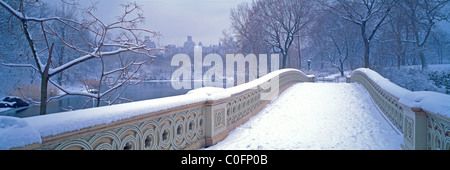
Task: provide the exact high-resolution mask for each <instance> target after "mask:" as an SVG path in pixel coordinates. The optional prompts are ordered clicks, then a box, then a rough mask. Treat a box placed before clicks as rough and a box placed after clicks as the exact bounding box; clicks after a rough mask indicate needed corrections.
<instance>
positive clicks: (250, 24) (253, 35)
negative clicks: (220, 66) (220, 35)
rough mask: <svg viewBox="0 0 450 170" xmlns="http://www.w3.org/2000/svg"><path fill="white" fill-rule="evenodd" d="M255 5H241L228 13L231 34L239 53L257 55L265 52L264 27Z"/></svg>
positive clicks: (266, 47)
mask: <svg viewBox="0 0 450 170" xmlns="http://www.w3.org/2000/svg"><path fill="white" fill-rule="evenodd" d="M258 15H260V13H259V11H258V10H257V7H256V5H255V4H254V3H253V4H251V5H250V4H248V3H242V4H240V5H238V6H237V8H236V9H232V10H231V13H230V21H231V26H232V30H233V33H234V34H235V36H236V41H237V44H238V45H239V47H240V50H241V52H244V53H253V54H256V55H258V54H259V53H264V52H266V51H267V49H268V46H267V44H266V43H265V41H264V26H263V25H262V24H261V23H262V21H261V17H259V16H258Z"/></svg>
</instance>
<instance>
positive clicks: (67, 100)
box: [0, 82, 189, 117]
mask: <svg viewBox="0 0 450 170" xmlns="http://www.w3.org/2000/svg"><path fill="white" fill-rule="evenodd" d="M119 91H120V89H119ZM188 91H189V90H186V89H180V90H175V89H173V88H172V85H171V83H170V82H142V83H140V84H138V85H135V86H128V88H127V89H126V90H125V92H124V93H123V94H122V96H121V97H123V98H127V99H131V100H133V101H140V100H147V99H156V98H162V97H168V96H176V95H182V94H186V93H187V92H188ZM117 93H118V92H117ZM88 100H89V97H84V96H67V97H63V98H61V99H59V100H56V101H52V102H50V103H48V104H47V114H52V113H58V112H64V110H63V109H62V108H68V107H69V106H71V107H73V108H75V109H79V108H81V107H83V106H84V105H85V104H86V101H88ZM119 102H122V103H126V101H123V100H122V101H118V102H116V103H119ZM102 103H103V102H102ZM92 105H93V103H92V102H91V103H89V104H88V106H87V108H89V107H92ZM102 105H105V104H102ZM0 115H5V116H14V117H31V116H37V115H39V106H30V107H28V108H20V109H11V110H8V111H5V112H2V113H0Z"/></svg>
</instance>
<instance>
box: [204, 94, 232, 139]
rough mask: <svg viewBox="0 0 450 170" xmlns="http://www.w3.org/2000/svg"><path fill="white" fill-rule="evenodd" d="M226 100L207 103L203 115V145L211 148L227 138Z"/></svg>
mask: <svg viewBox="0 0 450 170" xmlns="http://www.w3.org/2000/svg"><path fill="white" fill-rule="evenodd" d="M226 106H227V103H226V100H219V101H207V102H206V104H205V107H204V113H205V145H206V146H212V145H215V144H216V143H217V142H219V141H221V140H223V139H224V138H225V137H226V136H228V130H227V126H226V120H227V117H226V116H227V115H226V113H227V107H226Z"/></svg>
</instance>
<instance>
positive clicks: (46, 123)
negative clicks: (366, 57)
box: [9, 69, 450, 150]
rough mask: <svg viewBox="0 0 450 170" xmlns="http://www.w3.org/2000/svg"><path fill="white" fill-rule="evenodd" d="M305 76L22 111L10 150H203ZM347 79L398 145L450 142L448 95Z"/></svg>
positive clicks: (362, 77) (357, 76)
mask: <svg viewBox="0 0 450 170" xmlns="http://www.w3.org/2000/svg"><path fill="white" fill-rule="evenodd" d="M308 82H309V83H313V82H315V78H314V76H308V75H305V74H304V73H303V72H301V71H298V70H295V69H283V70H278V71H275V72H272V73H269V74H267V75H265V76H263V77H261V78H259V79H256V80H254V81H251V82H249V83H245V84H242V85H239V86H235V87H232V88H227V89H222V88H211V87H206V88H200V89H196V90H192V91H190V92H189V93H188V94H185V95H180V96H174V97H166V98H160V99H152V100H146V101H138V102H132V103H126V104H118V105H113V106H106V107H99V108H91V109H85V110H78V111H73V112H71V113H57V114H50V115H44V116H36V117H29V118H23V119H20V120H17V121H21V122H22V124H25V125H24V128H28V130H27V131H26V132H23V133H30V134H24V135H20V134H18V135H16V136H19V137H20V136H25V135H27V136H28V137H27V139H26V140H25V141H27V140H28V143H27V142H25V143H20V144H17V145H19V146H13V147H11V148H9V149H45V150H47V149H50V150H64V149H77V150H78V149H87V150H92V149H115V150H133V149H141V150H147V149H161V150H166V149H200V148H204V147H208V146H213V145H215V144H217V143H218V142H220V141H222V140H224V139H225V138H226V137H227V136H228V135H229V134H230V132H231V131H232V130H233V129H235V128H236V127H238V126H240V125H242V124H244V123H246V122H247V121H248V120H249V119H250V118H251V117H253V116H254V115H256V114H258V113H259V112H260V111H261V110H263V109H264V108H265V107H266V105H268V104H269V103H270V102H271V100H263V99H267V98H269V99H272V98H275V97H276V96H277V95H278V94H280V93H282V92H283V91H285V90H286V89H289V88H291V87H292V86H293V85H295V84H298V83H300V84H301V83H308ZM347 83H358V84H360V85H361V86H362V87H363V88H364V89H365V91H367V92H368V93H367V94H368V95H370V98H371V99H372V101H373V102H374V103H376V107H377V108H379V111H380V112H381V113H382V114H384V117H385V118H386V121H388V122H389V124H390V125H392V126H393V127H392V128H395V129H397V131H399V132H398V133H399V134H400V135H401V136H402V138H403V141H402V144H401V148H403V149H412V150H414V149H445V150H449V149H450V118H449V117H448V116H449V109H448V108H449V105H450V104H449V103H446V102H447V101H450V100H449V99H450V96H448V95H445V94H439V93H434V92H412V91H409V90H406V89H403V88H401V87H399V86H397V85H395V84H393V83H391V82H389V81H388V80H387V79H385V78H383V77H381V76H380V75H379V74H378V73H376V72H374V71H372V70H369V69H357V70H355V71H354V72H353V73H352V75H351V76H349V77H347ZM343 85H345V84H343ZM289 92H290V93H293V92H292V91H289ZM270 95H272V96H270ZM298 107H307V106H298ZM324 107H325V106H324ZM18 133H20V132H18ZM294 135H295V134H294ZM19 137H18V138H19Z"/></svg>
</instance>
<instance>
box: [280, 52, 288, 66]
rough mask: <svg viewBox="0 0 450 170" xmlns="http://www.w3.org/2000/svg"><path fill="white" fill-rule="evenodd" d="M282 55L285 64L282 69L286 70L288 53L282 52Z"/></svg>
mask: <svg viewBox="0 0 450 170" xmlns="http://www.w3.org/2000/svg"><path fill="white" fill-rule="evenodd" d="M281 54H283V64H282V66H281V68H286V61H287V60H286V59H287V53H284V52H282V53H281Z"/></svg>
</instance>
